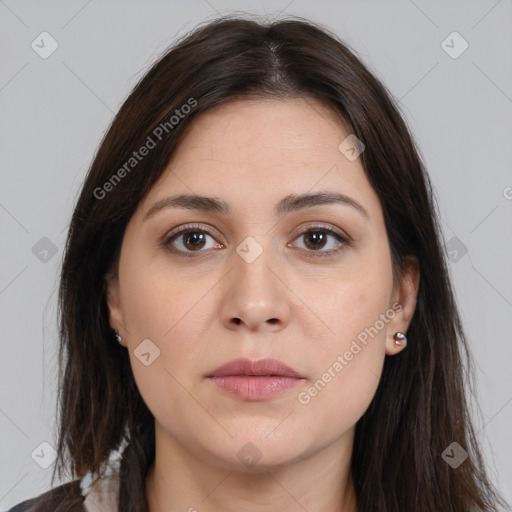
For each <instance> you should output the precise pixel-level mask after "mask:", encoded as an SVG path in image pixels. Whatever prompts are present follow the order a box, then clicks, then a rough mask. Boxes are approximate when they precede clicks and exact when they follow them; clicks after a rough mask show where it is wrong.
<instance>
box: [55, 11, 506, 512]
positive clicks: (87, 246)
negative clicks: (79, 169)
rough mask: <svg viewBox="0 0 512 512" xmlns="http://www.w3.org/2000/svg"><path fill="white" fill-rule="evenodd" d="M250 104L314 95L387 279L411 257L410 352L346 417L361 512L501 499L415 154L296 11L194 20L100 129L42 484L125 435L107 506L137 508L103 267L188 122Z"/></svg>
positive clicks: (142, 411) (77, 239) (132, 425)
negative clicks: (360, 195) (334, 120)
mask: <svg viewBox="0 0 512 512" xmlns="http://www.w3.org/2000/svg"><path fill="white" fill-rule="evenodd" d="M254 97H265V98H275V99H286V98H293V97H304V98H314V99H317V100H320V101H321V102H323V103H324V104H325V105H327V106H329V107H330V108H331V109H332V110H333V112H335V113H336V114H337V115H338V116H339V119H340V122H343V123H344V124H345V125H346V126H347V127H348V128H349V129H350V132H351V133H353V134H355V135H356V136H357V137H358V138H359V139H360V140H361V141H362V142H363V143H364V144H365V146H366V149H365V151H364V152H363V153H362V154H361V160H362V164H363V167H364V170H365V173H366V175H367V178H368V180H369V182H370V183H371V185H372V187H373V188H374V189H375V191H376V193H377V194H378V196H379V198H380V201H381V205H382V209H383V213H384V218H385V223H386V229H387V233H388V237H389V242H390V247H391V252H392V258H393V268H394V272H395V271H396V272H397V273H398V274H399V271H400V268H401V265H402V263H403V261H404V258H405V257H406V256H408V255H412V256H414V257H416V258H417V260H418V262H419V267H420V271H421V279H420V285H419V290H418V298H417V307H416V310H415V313H414V317H413V319H412V321H411V324H410V328H409V330H408V332H407V336H408V339H409V340H410V343H409V346H408V348H407V350H405V351H403V352H401V353H400V354H399V355H397V356H394V357H389V356H386V358H385V363H384V368H383V373H382V377H381V380H380V384H379V386H378V389H377V392H376V394H375V396H374V398H373V400H372V402H371V404H370V406H369V408H368V410H367V411H366V412H365V414H364V415H363V416H362V418H361V419H360V420H359V421H358V423H357V425H356V435H355V443H354V451H353V459H352V474H353V479H354V482H355V486H356V492H357V497H358V503H359V510H360V511H361V512H375V511H380V512H397V511H407V512H410V511H415V512H431V511H432V510H437V511H443V512H449V511H453V512H468V511H484V510H486V511H487V510H495V509H496V506H497V505H498V504H501V505H505V504H504V502H503V501H502V498H500V497H499V495H498V493H497V492H496V490H495V489H494V487H493V485H492V484H491V483H490V481H489V480H488V477H487V476H486V471H485V468H484V461H483V459H482V456H481V453H480V451H479V447H478V443H477V440H476V437H475V433H474V430H473V427H472V423H471V418H470V416H469V407H468V402H467V397H466V395H465V390H466V389H472V385H473V382H472V380H471V379H472V378H474V377H471V375H472V373H471V369H472V362H471V358H470V353H469V350H468V346H467V342H466V340H465V337H464V332H463V328H462V326H461V322H460V319H459V315H458V312H457V308H456V304H455V300H454V293H453V290H452V286H451V283H450V280H449V274H448V271H447V268H446V260H445V256H444V251H443V249H442V246H441V242H440V241H441V240H442V238H441V234H440V233H441V231H440V228H439V224H438V222H439V221H438V213H437V207H436V204H435V201H434V195H433V191H432V187H431V184H430V182H429V178H428V176H427V174H426V172H425V170H424V165H423V163H422V161H421V158H420V156H419V153H418V150H417V149H416V147H415V143H414V141H413V140H412V138H411V135H410V133H409V131H408V129H407V126H406V124H405V122H404V120H403V117H402V116H401V114H400V112H399V110H398V108H397V106H396V105H395V104H394V102H393V101H392V99H391V96H390V94H389V93H388V92H387V91H386V89H385V87H384V86H383V85H382V84H381V83H380V81H379V80H378V79H377V78H376V77H375V76H374V75H373V74H372V73H371V72H370V71H369V70H368V69H367V68H366V67H365V66H364V65H363V64H362V62H361V61H360V60H359V59H358V58H357V57H356V56H355V52H354V51H353V50H351V49H349V47H347V45H346V44H344V43H342V42H341V41H340V40H339V39H338V38H337V37H336V35H334V34H332V33H331V32H329V31H328V30H327V29H325V28H324V27H321V26H319V25H315V24H312V23H311V22H308V21H306V20H302V19H300V18H295V19H283V20H280V21H277V22H273V23H262V22H257V21H254V20H253V19H246V18H240V17H224V18H221V19H218V20H215V21H213V22H209V23H207V24H205V25H203V26H201V27H199V28H197V29H196V30H195V31H194V32H193V33H191V34H188V35H187V36H186V37H184V38H182V39H181V40H180V41H178V43H177V44H175V45H174V46H173V47H172V48H171V49H170V50H168V51H167V52H166V53H165V54H164V55H163V57H161V58H160V59H158V61H157V62H156V63H155V64H154V65H153V66H152V67H151V69H150V70H149V71H148V72H147V73H146V74H145V76H144V77H143V78H142V79H141V80H140V82H139V83H138V84H137V86H136V87H135V88H134V90H133V91H132V92H131V94H130V95H129V97H128V99H127V100H126V101H125V103H124V104H123V105H122V107H121V109H120V110H119V112H118V114H117V115H116V117H115V119H114V120H113V122H112V124H111V126H110V128H109V130H108V132H107V133H106V135H105V137H104V139H103V141H102V143H101V146H100V147H99V150H98V152H97V154H96V157H95V158H94V161H93V163H92V166H91V168H90V170H89V173H88V175H87V177H86V179H85V182H84V184H83V187H82V189H81V193H80V196H79V198H78V201H77V204H76V208H75V210H74V214H73V217H72V220H71V225H70V228H69V233H68V238H67V244H66V250H65V256H64V260H63V265H62V274H61V283H60V291H59V321H60V340H61V345H60V350H59V363H60V368H61V373H60V375H59V390H60V395H59V416H60V417H59V427H60V428H59V440H58V447H57V451H58V459H57V464H56V466H55V469H54V475H53V478H52V482H53V481H54V478H55V476H56V474H57V473H58V475H59V478H62V476H63V475H65V474H67V473H68V474H69V475H70V476H71V477H73V478H82V477H83V476H84V475H85V474H86V473H87V472H91V473H93V474H99V472H100V469H101V468H102V466H103V465H104V464H105V463H106V462H107V460H108V457H109V455H110V454H111V453H112V452H113V451H114V450H116V449H118V448H119V447H120V443H121V441H122V440H123V439H125V437H124V436H125V435H126V440H127V441H128V444H127V447H126V449H125V450H124V451H123V452H122V463H121V469H122V482H121V490H120V508H119V510H122V511H123V512H131V511H134V512H135V511H137V512H143V511H145V510H147V504H146V499H145V477H146V474H147V471H148V469H149V467H150V466H151V464H152V462H153V460H154V455H155V453H154V451H155V441H154V419H153V416H152V414H151V413H150V411H149V410H148V408H147V407H146V405H145V403H144V401H143V399H142V398H141V395H140V394H139V391H138V389H137V386H136V384H135V381H134V378H133V376H132V372H131V368H130V362H129V357H128V354H127V352H126V349H125V348H124V347H122V346H120V345H119V344H118V343H116V342H115V339H114V337H113V331H112V329H111V327H110V325H109V320H108V313H107V306H106V301H105V284H106V283H105V277H106V275H107V274H108V273H109V272H115V269H116V263H117V259H118V256H119V251H120V247H121V243H122V239H123V234H124V230H125V227H126V225H127V223H128V221H129V220H130V218H131V216H132V215H133V213H134V211H135V210H136V208H137V207H138V205H139V203H140V201H141V200H142V199H143V198H144V197H145V196H146V194H147V193H148V192H149V190H150V189H151V187H152V186H153V185H154V184H155V182H156V180H157V179H158V178H159V177H160V175H161V174H162V172H163V171H164V169H165V168H166V166H167V164H168V162H169V160H170V158H171V156H172V155H173V152H174V151H175V150H176V148H177V145H178V144H179V141H180V140H181V138H182V137H183V134H184V133H185V130H186V128H187V126H189V125H190V124H191V123H193V122H194V119H196V118H197V117H198V116H200V115H201V114H202V113H203V112H206V111H207V110H209V109H211V108H212V107H214V106H216V105H221V104H224V103H226V102H228V101H231V100H235V99H244V98H254ZM191 98H192V99H193V100H194V101H195V102H196V103H195V106H194V108H191V109H189V111H188V110H187V112H188V113H187V114H186V115H184V116H183V117H180V121H179V122H178V123H177V124H176V125H173V126H172V127H171V126H167V128H168V129H167V130H166V131H165V130H164V131H163V135H162V138H161V140H159V142H158V144H156V146H155V147H154V148H153V149H151V151H149V153H148V154H147V156H145V158H144V159H142V160H141V161H140V162H137V164H136V166H135V167H134V168H133V169H130V171H129V173H128V172H127V173H125V174H126V176H125V175H124V174H123V179H121V180H118V181H116V182H115V183H114V185H112V186H110V187H108V189H109V190H108V197H106V198H101V197H99V196H100V195H102V194H103V193H101V194H100V193H99V192H98V189H99V188H101V187H104V184H105V183H107V182H109V180H112V176H113V174H115V173H116V171H117V170H118V169H120V168H123V165H125V164H126V162H127V161H128V160H129V158H130V157H131V156H132V154H133V151H135V150H137V149H138V148H140V147H141V146H143V145H144V144H145V143H146V141H147V137H148V136H151V134H154V130H155V128H156V127H158V126H161V125H162V123H168V125H169V119H170V118H171V117H172V116H173V113H175V112H176V110H180V109H181V108H182V106H183V105H186V104H189V105H191V104H192V102H191V101H190V100H191ZM212 179H215V178H214V177H212ZM110 183H111V184H112V181H110ZM103 190H105V189H103ZM398 274H397V275H398ZM394 275H395V274H394ZM464 365H465V366H464ZM452 442H457V443H458V444H459V445H461V446H462V447H463V448H464V449H465V450H466V451H467V452H468V453H469V458H468V459H467V460H466V461H465V462H464V463H463V464H462V465H460V467H458V468H457V469H453V468H452V467H450V465H448V464H447V463H446V462H445V461H444V460H443V458H442V457H441V454H442V452H443V451H444V450H445V449H446V448H447V447H448V446H449V445H450V444H451V443H452ZM71 509H72V508H70V507H69V508H66V507H65V506H64V505H63V507H62V510H71ZM75 510H76V508H75Z"/></svg>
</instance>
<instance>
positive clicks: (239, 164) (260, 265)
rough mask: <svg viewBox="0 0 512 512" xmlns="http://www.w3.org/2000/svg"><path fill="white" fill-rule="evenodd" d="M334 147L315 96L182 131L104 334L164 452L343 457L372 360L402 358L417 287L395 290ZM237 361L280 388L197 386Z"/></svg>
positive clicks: (236, 379) (356, 171)
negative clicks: (114, 333) (174, 448)
mask: <svg viewBox="0 0 512 512" xmlns="http://www.w3.org/2000/svg"><path fill="white" fill-rule="evenodd" d="M348 135H349V132H348V131H346V130H345V129H344V128H343V126H342V125H341V124H340V122H339V121H338V120H337V119H336V117H335V116H334V114H333V113H332V112H331V111H330V110H329V109H327V108H326V107H325V106H323V105H322V104H321V103H319V102H317V101H316V100H309V99H308V100H306V99H290V100H286V101H283V100H240V101H237V102H234V103H231V104H226V105H222V106H220V107H217V108H216V109H214V110H210V111H209V112H207V113H205V114H203V115H201V116H200V117H199V118H198V119H197V121H195V122H194V123H193V124H192V125H191V126H190V129H189V131H188V133H187V134H186V136H185V138H184V139H183V141H182V142H181V144H180V146H179V148H178V149H177V151H176V152H175V154H174V156H173V158H172V160H171V162H170V164H169V166H168V168H167V169H166V171H165V173H164V174H163V175H162V176H161V179H160V180H159V181H158V183H156V184H155V186H154V187H153V188H152V190H151V191H150V193H149V195H148V196H147V197H146V198H145V200H144V201H143V202H141V204H140V205H139V207H138V209H137V211H136V213H135V214H134V215H133V217H132V218H131V220H130V222H129V224H128V226H127V229H126V232H125V235H124V239H123V244H122V249H121V255H120V260H119V272H118V276H117V278H116V279H112V280H111V281H110V282H109V288H108V305H109V311H110V323H111V326H112V327H113V328H116V329H118V330H119V333H120V335H121V336H122V339H123V342H122V343H123V344H125V345H126V347H127V349H128V351H129V355H130V360H131V366H132V370H133V374H134V377H135V380H136V382H137V385H138V388H139V390H140V393H141V395H142V397H143V399H144V401H145V402H146V404H147V406H148V408H149V409H150V410H151V412H152V414H153V415H154V417H155V419H156V426H157V432H160V433H161V434H162V435H163V436H165V437H166V439H167V441H168V442H169V443H170V444H171V445H172V444H174V445H180V446H181V447H184V448H185V449H186V450H188V451H189V452H190V453H192V454H194V455H195V456H196V457H199V458H200V459H201V460H204V461H209V462H213V463H215V464H217V465H220V466H223V467H229V468H243V467H244V466H245V467H254V468H256V469H258V468H268V467H272V466H276V465H282V464H290V463H292V462H294V461H297V460H299V459H303V458H305V457H306V458H307V457H310V456H313V455H314V454H316V453H319V452H320V451H321V450H324V449H326V448H328V447H342V446H345V447H350V446H351V443H352V441H353V432H354V426H355V423H356V422H357V421H358V419H359V418H360V417H361V416H362V415H363V413H364V412H365V410H366V409H367V407H368V406H369V404H370V402H371V400H372V397H373V396H374V393H375V391H376V389H377V385H378V383H379V379H380V375H381V370H382V366H383V362H384V356H385V354H388V355H394V354H396V353H397V352H399V351H400V350H402V348H401V347H399V346H396V345H395V344H394V341H393V334H394V333H395V332H396V331H401V332H404V333H405V332H406V331H407V327H408V325H409V322H410V319H411V317H412V314H413V311H414V304H415V297H416V290H417V279H418V275H417V271H416V269H413V268H411V270H406V271H404V273H403V277H404V279H403V280H402V283H401V285H400V286H397V287H396V288H394V287H393V278H392V277H393V276H392V267H391V256H390V248H389V243H388V238H387V233H386V229H385V224H384V219H383V213H382V209H381V206H380V203H379V199H378V196H377V195H376V193H375V192H374V190H373V189H372V187H371V186H370V183H369V182H368V180H367V178H366V176H365V173H364V171H363V168H362V165H361V161H360V158H357V159H355V157H354V152H353V151H348V152H347V151H346V147H345V146H344V145H342V146H341V150H340V149H339V146H340V144H341V143H342V142H343V141H344V140H345V139H346V137H347V136H348ZM345 144H346V143H345ZM344 148H345V149H344ZM125 179H130V178H129V176H128V177H126V178H125ZM321 194H323V195H321ZM334 194H338V195H339V196H338V199H339V200H336V201H335V200H334ZM176 196H200V197H197V198H195V199H194V198H192V197H189V198H188V199H184V198H183V197H182V198H181V200H180V201H175V202H174V204H172V201H171V200H170V198H171V197H176ZM201 198H202V199H201ZM205 198H212V199H211V200H208V199H205ZM213 200H214V201H215V202H214V201H213ZM219 204H221V205H223V206H224V209H221V208H220V206H219ZM154 205H157V206H156V207H154ZM148 212H151V213H150V214H149V215H148ZM181 229H184V230H187V231H186V232H185V233H181V234H179V235H177V234H176V233H177V231H179V230H181ZM175 234H176V236H174V235H175ZM238 358H245V359H248V360H249V361H256V360H261V359H265V358H272V359H276V360H278V361H281V362H282V363H284V364H285V365H287V366H288V367H290V368H292V369H293V370H294V371H295V377H290V376H289V375H288V377H286V376H278V377H276V376H274V377H272V376H271V375H272V374H274V373H279V371H278V369H277V368H276V367H275V366H272V365H270V366H268V367H266V366H263V367H262V368H260V370H261V373H262V375H259V376H257V375H254V374H253V375H249V374H251V373H254V372H252V371H251V368H250V365H249V367H244V366H240V365H235V366H234V369H233V368H231V370H229V369H228V370H227V373H226V374H225V375H224V377H221V376H219V375H218V374H216V375H217V376H215V377H212V374H215V370H216V369H217V368H219V367H220V366H222V365H224V364H225V363H228V362H230V361H232V360H234V359H238ZM252 370H254V367H253V368H252ZM236 373H242V374H244V375H238V376H235V374H236ZM265 375H266V376H265ZM254 463H256V465H255V466H253V464H254Z"/></svg>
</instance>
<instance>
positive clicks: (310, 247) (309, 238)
mask: <svg viewBox="0 0 512 512" xmlns="http://www.w3.org/2000/svg"><path fill="white" fill-rule="evenodd" d="M296 240H301V241H303V247H302V248H304V250H306V251H307V252H310V253H315V252H316V253H319V254H311V256H313V257H321V258H322V257H328V256H332V255H334V254H337V253H338V252H339V251H341V250H342V249H343V247H344V246H347V245H349V240H348V238H346V237H344V236H342V235H341V234H340V233H337V232H336V231H334V230H332V229H329V228H326V227H324V226H309V227H308V228H307V229H306V230H304V231H302V232H301V233H300V235H299V236H298V237H297V238H296ZM326 248H327V249H326Z"/></svg>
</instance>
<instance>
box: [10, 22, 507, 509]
mask: <svg viewBox="0 0 512 512" xmlns="http://www.w3.org/2000/svg"><path fill="white" fill-rule="evenodd" d="M198 253H199V254H198ZM59 305H60V310H59V311H60V316H59V319H60V326H61V333H60V334H61V347H60V348H61V350H60V362H61V368H62V372H61V376H60V382H59V384H60V390H61V395H60V406H61V408H60V430H59V442H58V446H57V451H58V459H57V464H56V466H55V470H54V475H53V476H54V478H55V475H56V474H57V473H58V475H59V478H62V476H63V475H65V474H66V472H68V473H69V474H70V475H71V478H72V479H73V480H72V481H71V482H69V483H67V484H62V485H60V486H58V487H56V488H54V489H53V490H51V491H49V492H48V493H45V494H44V495H41V496H38V497H36V498H33V499H32V500H28V501H26V502H24V503H21V504H20V505H18V506H16V507H14V508H13V509H12V511H16V512H19V511H22V510H29V509H30V510H56V511H57V510H59V511H60V510H62V511H64V510H65V511H70V510H73V511H74V510H76V511H83V510H98V507H99V509H100V510H102V511H103V512H110V511H112V512H114V511H116V510H120V511H137V512H140V511H149V512H158V511H163V510H169V511H171V510H173V511H174V510H189V511H196V510H199V511H213V510H232V509H235V508H236V509H237V510H247V511H251V510H258V511H271V510H272V511H275V510H297V511H298V510H308V511H311V512H313V511H327V510H329V511H344V512H354V511H364V512H366V511H368V512H370V511H371V512H374V511H377V510H378V511H393V512H395V511H410V510H414V511H416V512H423V511H424V512H426V511H429V512H430V511H432V510H436V511H439V510H442V511H454V512H455V511H457V512H459V511H460V512H463V511H464V512H467V511H470V510H471V511H476V510H479V511H483V510H495V509H496V506H497V505H505V504H504V502H503V500H502V499H501V498H500V497H499V495H498V493H497V492H496V491H495V489H494V488H493V486H492V484H491V483H490V482H489V480H488V478H487V476H486V471H485V467H484V463H483V460H482V457H481V455H480V451H479V447H478V444H477V441H476V439H475V434H474V430H473V427H472V424H471V420H470V417H469V413H468V406H467V404H466V401H465V396H464V386H465V384H466V383H465V381H464V379H463V363H464V362H465V363H466V364H470V363H471V361H470V360H469V356H468V352H467V346H466V341H465V338H464V332H463V329H462V326H461V323H460V320H459V316H458V313H457V308H456V305H455V302H454V296H453V292H452V288H451V284H450V281H449V277H448V273H447V269H446V266H445V260H444V255H443V250H442V247H441V235H440V230H439V225H438V217H437V212H436V208H435V204H434V200H433V194H432V190H431V185H430V182H429V179H428V176H427V174H426V172H425V170H424V167H423V164H422V162H421V160H420V157H419V155H418V152H417V150H416V148H415V146H414V143H413V141H412V138H411V135H410V134H409V132H408V129H407V127H406V125H405V123H404V121H403V119H402V117H401V116H400V114H399V112H398V110H397V108H396V106H395V105H394V104H393V102H392V100H391V99H390V95H389V94H388V93H387V92H386V90H385V88H384V87H383V85H382V84H381V83H380V82H379V81H378V80H377V79H376V78H375V77H374V76H373V75H372V74H371V73H370V72H369V71H368V70H367V69H366V68H365V66H364V65H363V64H362V63H361V62H360V60H359V59H358V58H357V57H356V56H355V55H354V53H353V52H352V51H351V50H350V49H349V48H347V46H345V45H344V44H342V43H341V42H340V41H339V40H338V39H337V38H336V36H335V35H333V34H331V33H329V32H328V31H327V30H325V29H323V28H320V27H318V26H315V25H313V24H311V23H309V22H306V21H304V20H300V19H296V20H287V21H279V22H275V23H272V24H260V23H257V22H255V21H252V20H246V19H240V18H224V19H219V20H217V21H215V22H212V23H209V24H207V25H206V26H203V27H200V28H198V29H197V30H196V31H195V32H194V33H192V34H191V35H188V36H187V37H186V38H184V39H182V40H181V41H180V42H178V43H177V44H176V45H175V46H174V47H173V48H172V49H171V50H170V51H168V52H167V53H166V55H164V56H163V57H162V58H161V59H160V60H159V61H158V62H157V63H156V64H155V65H154V66H153V67H152V68H151V69H150V70H149V72H148V73H147V74H146V75H145V76H144V78H143V79H142V80H141V81H140V83H139V84H138V85H137V86H136V87H135V89H134V91H133V92H132V93H131V95H130V96H129V98H128V99H127V100H126V102H125V103H124V105H123V106H122V107H121V109H120V111H119V113H118V114H117V116H116V118H115V119H114V121H113V123H112V126H111V127H110V129H109V131H108V133H107V134H106V136H105V138H104V140H103V142H102V144H101V146H100V148H99V150H98V153H97V155H96V157H95V159H94V162H93V164H92V167H91V169H90V171H89V173H88V175H87V178H86V180H85V183H84V185H83V188H82V191H81V194H80V197H79V200H78V203H77V205H76V208H75V211H74V215H73V218H72V221H71V225H70V230H69V235H68V240H67V247H66V253H65V259H64V263H63V268H62V275H61V286H60V297H59ZM31 507H32V508H31Z"/></svg>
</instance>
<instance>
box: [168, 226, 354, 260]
mask: <svg viewBox="0 0 512 512" xmlns="http://www.w3.org/2000/svg"><path fill="white" fill-rule="evenodd" d="M197 232H199V233H207V234H208V235H210V236H211V237H212V238H214V236H215V235H214V232H213V231H212V230H210V229H209V228H206V227H204V226H199V225H195V224H194V225H186V226H183V227H182V228H180V229H179V230H178V231H174V232H171V233H170V234H169V235H167V236H165V237H164V238H163V240H162V242H161V244H162V246H163V247H164V248H165V249H166V250H167V251H169V252H171V253H173V254H176V255H178V256H181V257H184V258H197V257H201V256H202V255H203V254H202V253H205V252H206V250H203V251H201V250H199V251H182V250H181V249H176V248H174V247H173V246H172V242H174V240H176V239H177V238H178V237H179V236H180V235H183V234H186V233H197ZM306 233H323V234H327V235H331V236H333V237H334V238H336V240H338V242H340V247H338V248H337V249H331V250H329V251H321V250H318V251H313V250H307V249H301V250H302V251H305V252H306V253H310V254H309V255H308V256H311V257H313V258H330V257H333V256H335V255H337V254H338V253H339V252H340V251H342V250H343V248H344V247H348V246H350V243H351V241H350V239H349V238H347V237H344V236H342V235H341V234H340V233H338V232H336V231H334V230H332V229H330V228H329V227H328V226H327V225H316V226H308V227H307V228H306V229H304V230H302V231H301V232H300V233H297V236H296V237H295V238H294V240H296V239H297V238H299V237H300V236H302V235H305V234H306Z"/></svg>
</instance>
